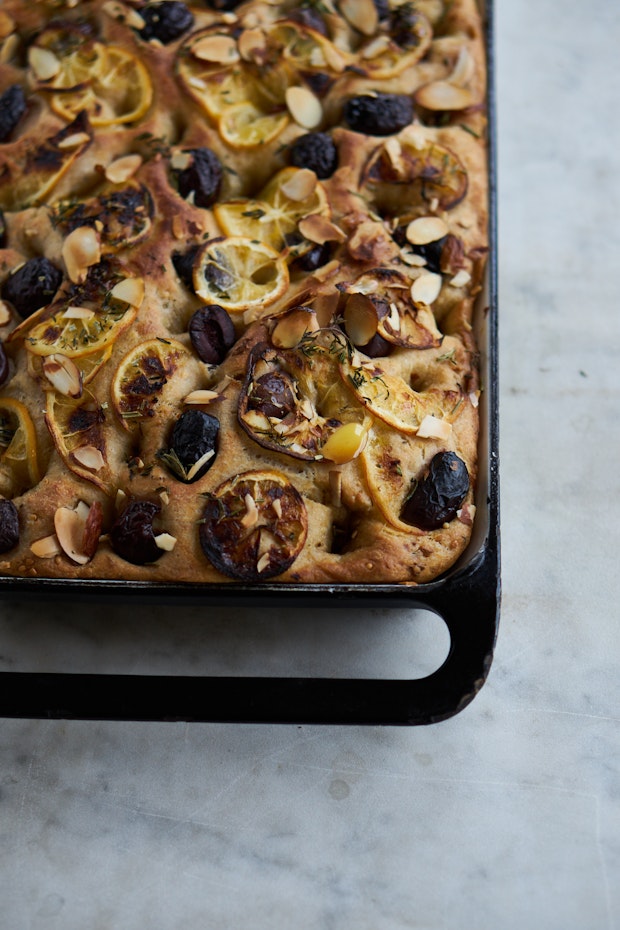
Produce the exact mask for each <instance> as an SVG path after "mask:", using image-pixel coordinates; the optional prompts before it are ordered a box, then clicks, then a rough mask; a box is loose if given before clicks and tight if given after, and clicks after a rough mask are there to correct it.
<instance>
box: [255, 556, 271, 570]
mask: <svg viewBox="0 0 620 930" xmlns="http://www.w3.org/2000/svg"><path fill="white" fill-rule="evenodd" d="M270 561H271V555H270V553H269V552H265V553H264V554H263V555H261V557H260V559H259V560H258V562H257V563H256V571H257V572H258V574H259V575H260V573H261V572H264V571H265V569H266V568H268V566H269V562H270Z"/></svg>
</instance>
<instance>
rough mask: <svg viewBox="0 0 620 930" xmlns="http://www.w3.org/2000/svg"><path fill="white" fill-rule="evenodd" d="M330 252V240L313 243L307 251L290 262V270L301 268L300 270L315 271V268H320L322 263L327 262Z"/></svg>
mask: <svg viewBox="0 0 620 930" xmlns="http://www.w3.org/2000/svg"><path fill="white" fill-rule="evenodd" d="M331 254H332V245H331V242H324V243H323V245H313V246H312V248H311V249H310V250H309V251H308V252H306V253H305V254H304V255H300V256H299V258H296V259H295V261H293V262H291V270H292V269H294V268H301V270H302V271H316V270H317V268H322V266H323V265H325V264H327V262H328V261H329V260H330V258H331Z"/></svg>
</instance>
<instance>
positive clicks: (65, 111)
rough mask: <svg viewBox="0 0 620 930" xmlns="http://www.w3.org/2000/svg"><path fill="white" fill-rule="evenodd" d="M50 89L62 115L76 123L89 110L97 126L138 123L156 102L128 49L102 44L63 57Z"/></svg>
mask: <svg viewBox="0 0 620 930" xmlns="http://www.w3.org/2000/svg"><path fill="white" fill-rule="evenodd" d="M46 86H47V87H49V88H50V90H51V91H52V93H51V96H50V105H51V107H52V109H53V110H54V112H55V113H57V114H58V116H62V117H63V119H66V120H73V119H75V117H76V116H77V114H78V113H80V112H81V111H82V110H85V111H86V112H87V113H88V117H89V119H90V122H91V124H92V125H93V126H112V125H117V124H120V123H134V122H137V121H138V120H139V119H141V118H142V117H143V116H144V114H145V113H146V112H147V110H148V109H149V107H150V105H151V101H152V99H153V87H152V84H151V78H150V76H149V72H148V71H147V69H146V67H145V66H144V65H143V64H142V62H141V61H140V60H139V59H138V58H136V56H135V55H133V54H132V53H131V52H128V51H127V50H126V49H123V48H117V47H116V46H113V45H111V46H106V45H103V44H102V43H100V42H90V43H85V44H84V45H82V46H81V47H80V48H78V49H75V50H72V51H70V52H69V54H67V55H65V56H64V57H62V58H61V59H60V70H59V73H58V74H57V75H56V76H55V77H54V78H53V79H52V81H51V82H50V83H49V84H48V85H46Z"/></svg>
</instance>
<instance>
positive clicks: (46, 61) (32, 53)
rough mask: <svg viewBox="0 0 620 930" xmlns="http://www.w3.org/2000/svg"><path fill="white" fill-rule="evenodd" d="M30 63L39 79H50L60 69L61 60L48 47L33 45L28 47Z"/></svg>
mask: <svg viewBox="0 0 620 930" xmlns="http://www.w3.org/2000/svg"><path fill="white" fill-rule="evenodd" d="M28 64H29V65H30V67H31V68H32V70H33V71H34V76H35V77H36V79H37V80H38V81H50V80H51V79H52V78H53V77H56V75H57V74H58V72H59V71H60V61H59V60H58V58H56V56H55V55H54V53H53V52H52V51H50V49H48V48H40V47H39V46H38V45H31V46H30V48H29V49H28Z"/></svg>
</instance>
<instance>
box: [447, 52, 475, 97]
mask: <svg viewBox="0 0 620 930" xmlns="http://www.w3.org/2000/svg"><path fill="white" fill-rule="evenodd" d="M475 69H476V63H475V61H474V58H473V55H472V54H471V52H470V51H469V49H468V48H467V46H466V45H462V46H461V48H460V50H459V55H458V58H457V59H456V64H455V65H454V69H453V71H452V74H451V75H450V77H449V78H448V81H449V83H450V84H454V85H456V86H457V87H463V86H464V85H465V84H467V83H468V82H469V81H471V79H472V77H473V76H474V71H475Z"/></svg>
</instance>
